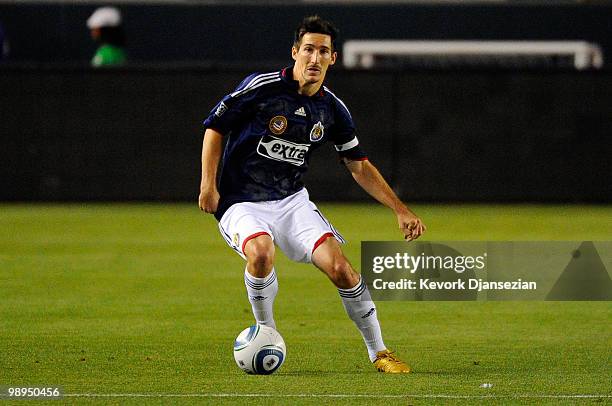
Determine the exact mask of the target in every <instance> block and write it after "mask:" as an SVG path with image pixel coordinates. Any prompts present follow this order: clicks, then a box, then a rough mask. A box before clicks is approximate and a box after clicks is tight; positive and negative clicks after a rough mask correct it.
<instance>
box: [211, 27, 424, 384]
mask: <svg viewBox="0 0 612 406" xmlns="http://www.w3.org/2000/svg"><path fill="white" fill-rule="evenodd" d="M336 35H337V29H336V28H335V27H334V26H333V25H332V24H331V23H330V22H328V21H325V20H323V19H321V18H320V17H318V16H311V17H307V18H305V19H304V20H303V21H302V23H301V24H300V25H299V26H298V28H297V30H296V32H295V41H294V43H293V47H292V48H291V56H292V58H293V60H294V61H295V63H294V64H293V66H290V67H287V68H284V69H281V70H279V71H275V72H269V73H255V74H252V75H249V76H247V77H246V78H245V79H244V80H243V81H242V82H241V83H240V84H239V85H238V87H237V88H236V90H234V91H233V92H232V93H230V94H228V95H227V96H225V97H224V98H223V99H222V100H221V101H220V102H219V103H218V104H217V105H216V106H215V107H214V109H213V110H212V111H211V113H210V115H209V116H208V118H207V119H206V120H205V121H204V126H205V127H206V131H205V133H204V141H203V146H202V181H201V184H200V196H199V206H200V209H201V210H203V211H205V212H207V213H214V215H215V217H216V219H217V220H218V221H219V230H220V232H221V235H222V236H223V238H224V239H225V241H226V242H227V244H228V245H229V246H230V247H231V248H233V249H234V250H235V251H236V252H237V253H238V254H239V255H240V256H242V257H243V258H244V259H245V260H246V269H245V273H244V281H245V285H246V290H247V295H248V298H249V301H250V303H251V307H252V309H253V314H254V316H255V319H256V321H257V323H259V324H263V325H267V326H271V327H273V328H276V324H275V321H274V317H273V312H272V306H273V303H274V298H275V297H276V293H277V291H278V282H277V276H276V272H275V270H274V255H275V245H276V246H278V247H279V248H280V249H281V250H282V251H283V252H284V253H285V254H286V255H287V256H288V257H289V258H291V259H292V260H294V261H298V262H307V263H312V264H314V265H315V266H316V267H317V268H319V269H320V270H321V271H323V272H324V273H325V274H326V275H327V276H328V277H329V279H330V280H331V281H332V283H333V284H334V285H335V286H336V287H337V288H338V293H339V294H340V297H341V299H342V303H343V304H344V308H345V309H346V312H347V313H348V316H349V317H350V318H351V319H352V320H353V322H354V323H355V324H356V326H357V328H358V329H359V331H360V332H361V334H362V336H363V339H364V341H365V344H366V347H367V349H368V354H369V357H370V360H371V361H372V362H373V363H374V366H375V367H376V368H377V369H378V370H379V371H381V372H389V373H401V372H410V368H409V367H408V365H406V364H405V363H404V362H402V361H401V360H400V359H399V358H398V357H397V356H396V355H395V354H394V353H392V352H391V351H389V350H388V349H387V348H386V347H385V344H384V342H383V338H382V334H381V329H380V325H379V322H378V317H377V314H376V306H375V305H374V302H372V300H371V298H370V295H369V293H368V289H367V287H366V284H365V283H364V281H363V280H362V279H361V277H360V275H359V274H358V273H356V272H355V271H354V270H353V267H352V266H351V264H350V263H349V261H348V260H347V259H346V257H345V256H344V254H343V253H342V250H341V248H340V243H344V240H343V238H342V236H341V235H340V234H339V233H338V232H337V231H336V229H335V228H334V227H333V226H332V225H331V223H330V222H329V221H328V220H327V219H326V218H325V217H324V216H323V214H322V213H321V212H320V211H319V210H318V209H317V206H315V204H314V203H312V202H311V201H310V199H309V196H308V192H307V191H306V189H305V188H304V184H303V183H302V176H303V174H304V173H305V172H306V170H307V168H308V161H309V158H310V155H311V154H312V152H313V151H314V150H316V149H317V148H319V147H321V146H322V145H323V144H324V143H326V142H327V141H329V142H331V143H332V144H333V146H334V148H335V149H336V151H337V152H338V154H339V156H340V160H341V162H342V163H343V164H344V165H345V166H346V168H347V169H348V170H349V171H350V172H351V174H352V176H353V178H354V179H355V181H356V182H357V183H358V184H359V185H360V186H361V187H362V188H363V189H364V190H365V191H366V192H368V193H369V194H370V195H372V196H373V197H374V198H375V199H376V200H378V201H379V202H380V203H382V204H384V205H385V206H387V207H389V208H390V209H391V210H393V212H394V213H395V215H396V216H397V221H398V223H399V228H400V230H401V231H402V233H403V234H404V238H405V239H406V240H408V241H411V240H414V239H415V238H418V237H419V236H420V235H421V234H422V233H423V232H424V231H425V225H424V224H423V223H422V221H421V220H420V219H419V218H418V217H417V216H416V215H415V214H414V213H413V212H412V211H411V210H410V209H408V207H406V205H404V204H403V203H402V202H401V201H400V200H399V198H398V197H397V196H396V195H395V193H394V192H393V190H392V189H391V188H390V187H389V185H388V184H387V182H386V181H385V180H384V179H383V177H382V176H381V174H380V173H379V171H378V170H377V169H376V168H375V167H374V165H372V163H371V162H370V161H368V159H367V157H366V154H365V153H364V151H363V150H362V148H361V146H360V144H359V140H358V139H357V137H356V136H355V128H354V124H353V119H352V117H351V114H350V112H349V110H348V108H347V107H346V105H345V104H344V103H343V102H342V100H340V99H339V98H338V97H337V96H336V95H335V94H334V93H333V92H332V91H331V90H329V89H328V88H327V87H325V86H323V81H324V79H325V74H326V73H327V69H328V68H329V67H330V66H331V65H333V64H334V63H335V62H336V58H337V52H336V48H335V39H336ZM223 136H226V137H229V138H228V140H227V144H226V146H225V151H224V153H223V163H222V170H221V176H220V180H219V186H218V187H217V184H216V177H217V168H218V166H219V161H220V159H221V150H222V137H223Z"/></svg>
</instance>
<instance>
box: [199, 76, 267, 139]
mask: <svg viewBox="0 0 612 406" xmlns="http://www.w3.org/2000/svg"><path fill="white" fill-rule="evenodd" d="M273 75H277V76H278V73H273V74H256V73H255V74H252V75H249V76H247V77H246V78H245V79H244V80H243V81H242V82H240V84H239V85H238V87H237V88H236V89H235V90H234V91H233V92H232V93H230V94H228V95H226V96H225V97H224V98H223V99H222V100H221V101H220V102H219V103H217V105H216V106H215V107H214V108H213V109H212V110H211V112H210V114H209V115H208V117H207V118H206V119H205V120H204V127H205V128H211V129H213V130H216V131H219V132H220V133H221V134H223V135H225V134H227V133H228V132H229V131H231V130H232V129H235V128H237V127H239V126H240V125H241V123H243V122H244V121H245V120H246V119H247V118H248V117H249V115H250V113H251V112H252V111H253V109H254V106H255V103H254V100H255V99H256V97H257V93H258V92H257V89H258V88H259V87H260V86H261V85H262V84H266V83H268V81H269V80H271V79H273V78H274V76H273Z"/></svg>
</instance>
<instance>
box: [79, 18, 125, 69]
mask: <svg viewBox="0 0 612 406" xmlns="http://www.w3.org/2000/svg"><path fill="white" fill-rule="evenodd" d="M121 23H122V20H121V13H120V12H119V10H117V9H116V8H114V7H101V8H99V9H97V10H96V11H94V13H93V14H92V15H91V17H89V19H87V27H88V28H89V29H90V31H91V37H92V38H93V39H94V41H96V43H98V44H99V47H98V50H97V51H96V54H95V55H94V57H93V58H92V59H91V65H92V66H94V67H98V66H116V65H122V64H124V63H125V62H126V61H127V53H126V52H125V34H124V32H123V27H122V25H121Z"/></svg>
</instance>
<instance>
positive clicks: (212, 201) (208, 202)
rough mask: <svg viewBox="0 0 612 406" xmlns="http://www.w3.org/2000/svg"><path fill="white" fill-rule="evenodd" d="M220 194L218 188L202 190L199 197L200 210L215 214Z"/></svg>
mask: <svg viewBox="0 0 612 406" xmlns="http://www.w3.org/2000/svg"><path fill="white" fill-rule="evenodd" d="M219 197H220V196H219V192H218V191H217V189H216V188H214V189H200V196H199V197H198V205H199V206H200V210H202V211H205V212H206V213H215V212H216V211H217V206H218V205H219Z"/></svg>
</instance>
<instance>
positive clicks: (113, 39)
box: [98, 26, 125, 47]
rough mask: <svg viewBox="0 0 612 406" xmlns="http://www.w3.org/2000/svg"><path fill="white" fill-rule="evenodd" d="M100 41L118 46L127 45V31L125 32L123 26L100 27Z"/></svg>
mask: <svg viewBox="0 0 612 406" xmlns="http://www.w3.org/2000/svg"><path fill="white" fill-rule="evenodd" d="M98 42H100V43H101V44H109V45H114V46H117V47H123V46H125V33H124V32H123V27H121V26H118V27H100V38H99V39H98Z"/></svg>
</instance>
